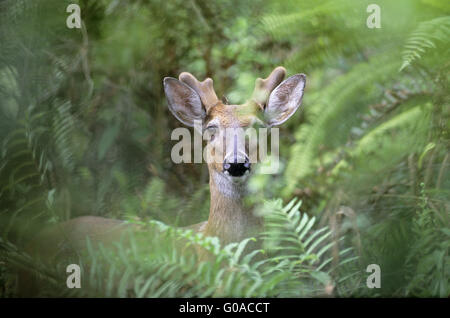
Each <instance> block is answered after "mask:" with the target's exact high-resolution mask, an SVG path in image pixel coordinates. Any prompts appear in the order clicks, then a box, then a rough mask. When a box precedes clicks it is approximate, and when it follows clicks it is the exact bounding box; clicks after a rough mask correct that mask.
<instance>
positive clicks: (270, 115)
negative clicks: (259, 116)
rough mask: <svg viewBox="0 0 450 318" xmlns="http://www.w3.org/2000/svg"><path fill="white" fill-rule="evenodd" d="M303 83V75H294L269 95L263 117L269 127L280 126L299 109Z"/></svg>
mask: <svg viewBox="0 0 450 318" xmlns="http://www.w3.org/2000/svg"><path fill="white" fill-rule="evenodd" d="M305 83H306V76H305V74H296V75H293V76H291V77H289V78H288V79H286V80H284V81H283V82H281V84H280V85H278V86H277V87H276V88H275V89H274V90H273V91H272V93H270V97H269V101H268V103H267V106H266V108H265V110H264V117H265V119H266V122H267V124H268V126H269V127H272V126H278V125H281V124H282V123H284V122H285V121H286V120H288V119H289V117H291V116H292V115H293V114H294V113H295V111H296V110H297V109H298V108H299V107H300V105H301V103H302V97H303V89H304V88H305Z"/></svg>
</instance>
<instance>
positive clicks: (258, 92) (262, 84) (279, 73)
mask: <svg viewBox="0 0 450 318" xmlns="http://www.w3.org/2000/svg"><path fill="white" fill-rule="evenodd" d="M285 76H286V69H285V68H284V67H282V66H278V67H276V68H275V69H274V70H273V71H272V73H270V75H269V76H268V77H267V78H266V79H262V78H258V79H257V80H256V81H255V89H254V91H253V94H252V100H253V101H255V102H256V103H257V104H258V105H259V106H260V107H261V108H262V109H264V108H265V106H266V103H267V100H268V99H269V95H270V93H271V92H272V91H273V90H274V89H275V88H276V87H277V86H278V84H280V83H281V82H282V81H283V79H284V77H285Z"/></svg>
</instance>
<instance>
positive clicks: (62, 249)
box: [29, 66, 306, 258]
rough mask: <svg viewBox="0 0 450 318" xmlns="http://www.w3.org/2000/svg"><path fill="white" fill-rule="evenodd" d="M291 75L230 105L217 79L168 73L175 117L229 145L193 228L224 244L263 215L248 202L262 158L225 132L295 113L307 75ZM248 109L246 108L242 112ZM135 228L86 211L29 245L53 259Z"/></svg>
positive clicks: (214, 167)
mask: <svg viewBox="0 0 450 318" xmlns="http://www.w3.org/2000/svg"><path fill="white" fill-rule="evenodd" d="M285 76H286V70H285V68H284V67H281V66H279V67H276V68H275V69H274V70H273V71H272V72H271V73H270V75H269V76H268V77H267V78H265V79H262V78H258V79H256V81H255V88H254V91H253V93H252V95H251V98H250V99H249V100H247V101H246V102H245V103H244V104H241V105H229V104H227V103H225V102H224V101H222V100H221V99H219V98H218V97H217V95H216V93H215V91H214V87H213V80H212V79H211V78H206V79H205V80H203V81H199V80H197V79H196V78H195V77H194V76H193V75H192V74H191V73H188V72H183V73H181V74H180V75H179V77H178V79H176V78H173V77H165V78H164V80H163V86H164V92H165V95H166V98H167V101H168V108H169V111H170V112H171V113H172V114H173V116H174V117H175V118H176V119H177V120H179V121H180V122H181V123H182V124H183V125H185V126H188V127H194V128H196V129H199V130H201V132H202V133H205V132H208V135H209V138H208V144H209V145H212V146H214V145H215V144H216V143H217V144H220V146H221V147H223V150H224V151H223V154H224V155H223V156H222V157H223V160H222V161H217V160H216V161H212V162H208V170H209V187H210V212H209V217H208V220H206V221H204V222H201V223H198V224H194V225H191V226H188V227H186V228H187V229H191V230H193V231H195V232H198V233H202V234H203V235H204V236H214V237H218V238H219V241H220V242H221V243H222V244H224V245H225V244H228V243H231V242H238V241H241V240H243V239H245V238H248V237H251V236H254V235H256V234H257V233H258V232H259V231H261V230H262V228H263V226H264V224H263V218H262V217H261V216H258V215H255V214H254V213H253V211H252V210H251V208H249V207H247V206H246V205H245V204H244V200H245V197H246V195H248V193H247V186H246V185H247V183H248V180H249V178H250V176H251V174H252V173H253V171H254V169H253V168H254V167H253V165H255V164H256V163H254V162H250V160H249V154H248V147H247V146H246V145H245V144H243V143H241V142H238V141H237V138H234V139H233V138H231V140H226V133H225V131H226V130H227V129H228V130H232V131H233V130H236V129H241V130H243V131H245V130H246V129H248V128H250V127H252V126H253V125H255V124H256V123H257V124H258V125H262V126H263V127H266V128H271V127H276V126H279V125H281V124H283V123H284V122H286V121H287V120H288V119H289V118H290V117H291V116H292V115H294V113H295V112H296V111H297V109H298V108H299V107H300V105H301V103H302V97H303V91H304V88H305V83H306V76H305V74H295V75H293V76H290V77H289V78H287V79H284V78H285ZM243 109H245V110H246V111H245V112H242V111H241V110H243ZM196 123H197V125H195V124H196ZM198 123H199V125H198ZM218 147H219V146H218ZM216 148H217V147H216ZM213 149H215V148H214V147H213ZM129 228H130V225H129V224H126V223H125V222H124V221H120V220H114V219H109V218H103V217H97V216H82V217H78V218H74V219H72V220H69V221H66V222H63V223H60V224H57V225H56V226H54V227H52V228H48V229H45V230H44V231H43V232H41V233H40V234H39V235H38V236H37V238H36V239H35V240H33V243H34V244H32V248H30V249H29V250H32V251H34V253H41V254H40V256H41V257H42V256H43V255H44V256H45V257H47V258H51V257H55V255H58V254H70V252H71V250H78V249H82V248H83V246H85V243H86V238H87V237H89V239H90V240H91V241H94V242H100V243H106V244H108V243H110V242H113V241H114V240H117V238H118V236H119V235H120V233H122V232H123V231H124V230H125V229H129ZM42 242H46V243H42ZM42 247H44V248H42Z"/></svg>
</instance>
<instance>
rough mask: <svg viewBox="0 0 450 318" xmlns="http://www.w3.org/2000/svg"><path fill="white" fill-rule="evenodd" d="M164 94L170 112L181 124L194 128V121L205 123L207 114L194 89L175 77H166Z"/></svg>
mask: <svg viewBox="0 0 450 318" xmlns="http://www.w3.org/2000/svg"><path fill="white" fill-rule="evenodd" d="M164 92H165V93H166V97H167V101H168V104H169V110H170V111H171V113H172V114H173V115H174V116H175V118H177V119H178V120H179V121H180V122H182V123H183V124H185V125H186V126H189V127H193V126H194V121H196V120H198V121H203V119H204V118H205V115H206V113H205V110H204V109H203V106H202V102H201V100H200V96H198V94H197V93H196V92H195V91H194V90H193V89H192V88H190V87H189V86H187V85H186V84H184V83H182V82H180V81H179V80H177V79H175V78H173V77H166V78H164Z"/></svg>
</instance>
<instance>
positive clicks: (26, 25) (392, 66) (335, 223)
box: [0, 0, 450, 297]
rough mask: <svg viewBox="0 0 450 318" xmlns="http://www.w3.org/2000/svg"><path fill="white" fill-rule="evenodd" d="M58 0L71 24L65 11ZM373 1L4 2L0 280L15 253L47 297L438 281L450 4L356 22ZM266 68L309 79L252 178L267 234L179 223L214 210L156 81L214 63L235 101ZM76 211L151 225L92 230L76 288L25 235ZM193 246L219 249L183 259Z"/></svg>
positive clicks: (444, 221) (445, 267)
mask: <svg viewBox="0 0 450 318" xmlns="http://www.w3.org/2000/svg"><path fill="white" fill-rule="evenodd" d="M69 3H78V4H79V5H80V6H81V11H82V19H83V26H82V29H80V30H77V29H68V28H66V27H65V19H66V18H67V14H66V13H65V8H66V6H67V5H68V4H69ZM370 3H371V2H370V1H358V2H357V3H355V2H354V1H350V0H339V1H336V0H320V1H301V0H298V1H279V0H257V1H251V2H247V1H237V0H233V1H221V0H220V1H219V0H218V1H209V2H204V1H198V0H193V1H182V0H176V1H162V0H152V1H148V0H140V1H106V0H96V1H94V0H79V1H66V0H64V1H60V0H35V1H25V0H3V1H1V2H0V42H1V43H2V45H1V46H0V143H1V151H0V238H1V241H0V255H1V257H0V295H1V296H5V297H14V296H15V287H14V282H15V279H16V276H15V271H14V269H15V268H16V267H19V268H23V267H26V268H31V269H33V271H34V272H35V273H37V274H38V276H39V277H41V279H42V280H43V281H44V282H46V286H48V288H47V289H45V290H42V294H43V295H47V296H55V295H64V296H113V297H125V296H136V297H163V296H165V297H173V296H184V297H188V296H200V297H204V296H223V297H228V296H254V297H264V296H276V297H302V296H324V295H329V294H333V295H335V296H341V297H345V296H353V297H355V296H356V297H360V296H369V297H377V296H389V297H392V296H394V297H405V296H407V297H410V296H414V297H417V296H418V297H423V296H427V297H428V296H432V297H448V296H449V295H450V292H449V277H450V268H449V258H448V249H449V242H450V238H449V231H450V230H449V228H450V227H449V217H448V215H449V211H448V209H449V200H448V198H449V195H450V190H449V189H450V188H449V187H450V181H449V180H450V178H449V169H448V166H449V125H448V123H449V122H450V120H449V115H450V113H449V109H450V107H449V101H450V100H449V94H448V87H449V78H448V74H449V63H448V56H449V54H448V53H449V52H448V49H449V40H448V39H449V36H448V35H449V17H448V15H449V13H450V7H449V5H448V2H445V1H438V0H426V1H425V0H399V1H387V0H386V1H385V0H380V1H378V2H377V4H378V5H379V6H380V7H381V25H382V27H381V29H369V28H367V26H366V19H367V16H368V13H367V11H366V8H367V5H368V4H370ZM276 65H284V66H285V67H286V68H287V70H288V72H289V73H290V74H294V73H300V72H302V73H306V74H307V76H308V83H307V88H306V91H305V98H304V101H303V106H302V107H303V109H302V111H301V114H296V115H295V116H293V117H292V118H291V119H290V120H289V121H288V122H287V123H286V124H285V125H284V126H283V128H282V130H281V133H280V136H281V140H280V142H281V145H280V154H281V156H282V158H281V161H282V165H281V166H282V171H281V173H280V174H278V175H275V176H270V175H259V176H255V177H254V178H253V179H252V180H251V182H250V189H249V191H250V192H251V193H252V196H251V198H250V199H251V200H250V201H251V203H253V204H256V210H257V211H259V212H260V213H262V214H264V215H265V219H266V229H265V231H264V232H263V233H261V235H260V236H259V237H256V238H255V239H256V240H257V242H262V250H257V251H254V252H250V253H247V248H246V246H247V245H249V244H252V243H253V240H245V241H243V242H239V243H236V244H231V245H228V246H221V245H220V243H219V242H218V241H217V240H216V239H214V238H206V237H201V236H199V235H196V234H194V233H193V232H189V231H186V230H181V229H179V228H176V227H175V226H184V225H190V224H194V223H197V222H200V221H203V220H205V219H206V218H207V215H208V210H209V202H208V201H209V199H208V198H209V193H208V184H207V181H208V173H207V170H206V167H204V166H200V165H176V164H174V163H173V162H172V161H171V160H170V150H171V147H172V145H173V143H172V141H171V140H170V131H171V129H173V128H175V127H177V125H178V123H176V121H175V120H173V118H172V117H171V114H170V113H169V112H168V110H167V107H166V101H165V98H164V94H163V90H162V85H161V80H162V78H163V77H164V76H176V75H177V74H179V73H180V72H181V71H186V70H187V71H190V72H192V73H194V74H196V75H197V76H198V77H199V78H201V77H207V76H209V77H213V78H214V85H215V88H216V91H217V92H218V94H219V96H221V95H222V94H224V93H225V92H226V93H227V97H228V99H229V100H230V102H232V103H241V102H243V101H245V100H246V99H247V98H248V97H249V96H250V93H251V90H252V88H253V85H254V80H255V78H256V77H263V76H266V75H267V74H268V72H270V70H271V69H272V68H273V67H274V66H276ZM268 197H269V198H282V200H281V199H279V200H274V201H269V202H266V203H264V204H262V200H263V198H268ZM282 202H289V203H287V204H283V203H282ZM299 202H303V205H302V209H304V210H305V211H308V213H304V212H303V213H301V212H300V211H299V208H300V203H299ZM82 215H97V216H106V217H110V218H117V219H126V220H128V221H129V222H135V223H139V224H142V226H143V227H144V228H145V230H144V231H143V233H140V234H137V236H138V237H136V238H132V240H131V242H132V243H131V244H132V245H131V248H125V247H124V246H123V245H121V244H119V243H118V245H117V246H116V247H115V248H114V249H109V248H106V247H97V246H91V247H90V248H89V249H88V250H87V253H88V255H87V257H84V258H82V260H83V270H84V271H86V273H88V275H89V277H90V278H91V279H88V280H86V281H83V285H84V286H85V288H83V289H82V291H81V293H80V294H78V292H79V291H78V292H69V290H68V289H63V290H61V289H60V285H59V283H58V282H60V281H61V279H63V278H64V277H65V275H66V273H65V269H64V268H63V266H62V265H61V264H50V265H49V264H41V263H40V261H39V260H36V259H32V258H31V257H30V256H28V255H26V254H25V252H24V247H25V246H26V245H27V242H29V241H30V239H32V236H33V234H34V233H36V232H38V231H40V230H41V229H42V228H44V227H46V226H48V225H50V224H54V223H57V222H61V221H64V220H67V219H71V218H74V217H77V216H82ZM154 231H156V232H157V233H161V235H154V234H148V233H153V232H154ZM148 235H150V236H148ZM149 237H151V242H152V244H150V245H151V247H152V249H150V250H149V249H147V247H148V244H144V243H143V241H146V242H148V240H149ZM174 241H176V242H179V243H180V244H181V246H182V248H181V249H180V248H174V246H173V242H174ZM192 246H201V247H202V248H203V249H205V250H208V251H209V253H210V254H211V255H213V257H212V258H211V259H209V260H207V261H204V262H203V263H202V265H201V266H198V265H196V264H198V261H199V260H197V259H195V257H194V256H193V255H192V253H191V254H189V253H186V252H185V250H189V248H191V247H192ZM85 256H86V255H85ZM86 260H88V261H89V263H85V262H86ZM77 261H79V260H77ZM374 263H375V264H379V265H380V267H381V270H382V288H381V289H373V290H371V289H368V288H367V287H366V285H365V279H366V277H367V273H366V272H365V269H366V267H367V265H368V264H374ZM63 281H65V279H63ZM73 293H76V294H73Z"/></svg>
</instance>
